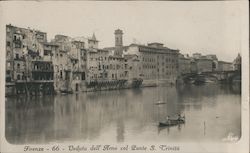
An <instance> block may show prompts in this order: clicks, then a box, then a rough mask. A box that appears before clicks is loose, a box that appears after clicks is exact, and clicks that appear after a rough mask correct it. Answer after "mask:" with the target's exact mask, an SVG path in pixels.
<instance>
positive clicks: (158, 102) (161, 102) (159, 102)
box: [155, 101, 166, 105]
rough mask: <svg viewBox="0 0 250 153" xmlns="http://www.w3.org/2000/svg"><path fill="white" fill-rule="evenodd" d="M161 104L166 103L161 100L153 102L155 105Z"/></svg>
mask: <svg viewBox="0 0 250 153" xmlns="http://www.w3.org/2000/svg"><path fill="white" fill-rule="evenodd" d="M161 104H166V103H165V102H163V101H157V102H156V103H155V105H161Z"/></svg>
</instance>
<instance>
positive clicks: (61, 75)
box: [60, 70, 63, 79]
mask: <svg viewBox="0 0 250 153" xmlns="http://www.w3.org/2000/svg"><path fill="white" fill-rule="evenodd" d="M62 77H63V74H62V70H60V78H61V79H62Z"/></svg>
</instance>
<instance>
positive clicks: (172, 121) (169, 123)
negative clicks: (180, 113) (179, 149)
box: [159, 117, 185, 127]
mask: <svg viewBox="0 0 250 153" xmlns="http://www.w3.org/2000/svg"><path fill="white" fill-rule="evenodd" d="M184 123H185V117H181V118H180V119H169V120H168V121H166V122H159V127H166V126H175V125H179V124H184Z"/></svg>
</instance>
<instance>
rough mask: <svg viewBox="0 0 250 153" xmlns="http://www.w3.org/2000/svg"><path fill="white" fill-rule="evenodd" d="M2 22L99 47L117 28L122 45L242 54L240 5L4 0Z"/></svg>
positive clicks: (230, 56) (225, 56)
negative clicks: (92, 39) (160, 45)
mask: <svg viewBox="0 0 250 153" xmlns="http://www.w3.org/2000/svg"><path fill="white" fill-rule="evenodd" d="M0 7H1V8H0V9H1V12H0V13H1V14H2V16H1V14H0V17H1V18H2V22H3V23H4V24H12V25H14V26H18V27H23V28H28V27H30V28H31V29H37V30H40V31H44V32H47V35H48V40H50V39H52V38H53V37H54V36H55V35H56V34H64V35H68V36H71V37H78V36H85V37H90V36H92V34H93V33H95V35H96V37H97V39H98V40H99V41H100V42H99V47H100V48H103V47H112V46H114V30H115V29H117V28H119V29H122V30H123V33H124V35H123V41H124V45H129V44H131V43H133V42H137V43H141V44H147V43H150V42H160V43H163V44H164V46H166V47H168V48H172V49H179V50H180V52H181V53H183V54H190V55H191V54H193V53H196V52H199V53H202V54H204V55H205V54H216V55H217V57H218V58H219V60H224V61H229V62H231V61H233V60H234V59H235V58H236V56H237V54H238V53H240V52H241V46H240V45H241V44H240V42H241V28H242V25H241V19H242V17H241V13H240V10H241V9H240V5H239V2H238V1H233V2H225V1H224V2H223V1H210V2H209V1H205V2H201V1H200V2H197V1H196V2H195V1H189V2H174V1H143V2H140V1H122V2H115V1H106V2H103V1H95V2H91V1H85V2H79V1H75V2H66V1H61V2H55V1H54V2H53V1H46V2H41V1H36V2H28V1H25V2H3V3H1V6H0Z"/></svg>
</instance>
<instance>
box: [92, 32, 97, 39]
mask: <svg viewBox="0 0 250 153" xmlns="http://www.w3.org/2000/svg"><path fill="white" fill-rule="evenodd" d="M92 40H96V37H95V33H94V32H93V35H92Z"/></svg>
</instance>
